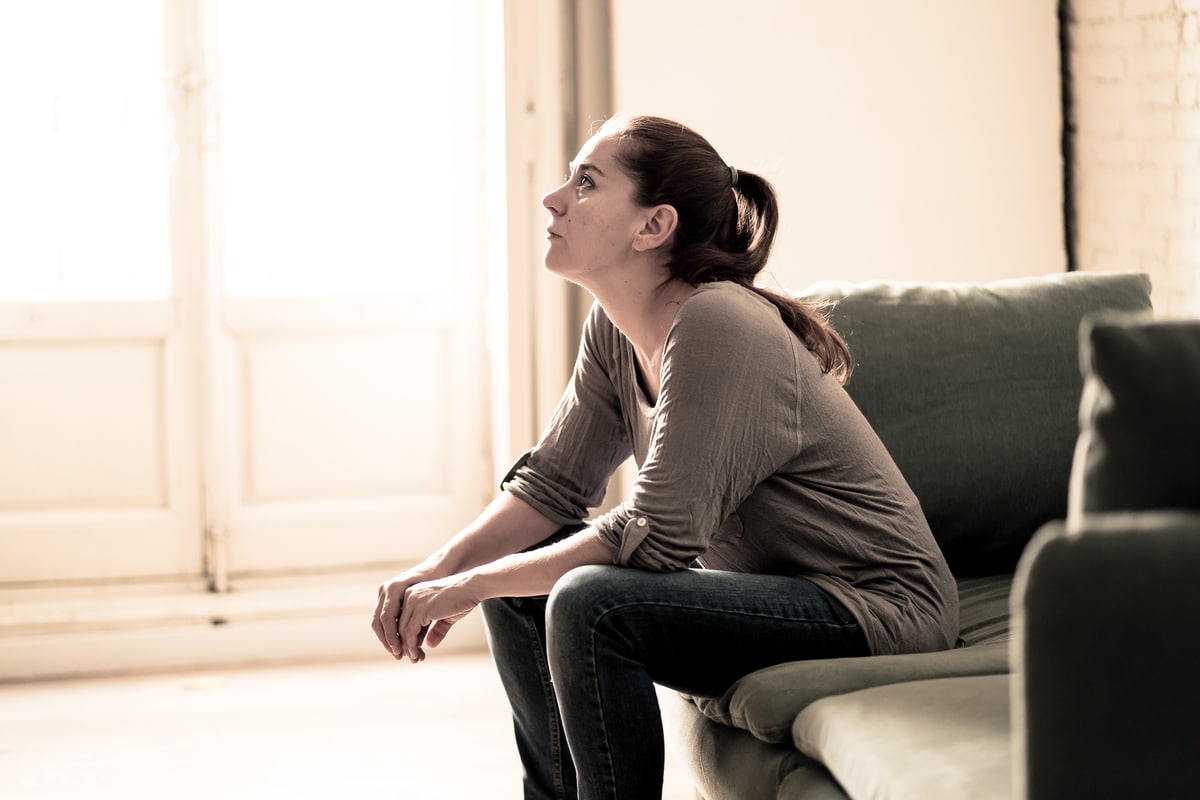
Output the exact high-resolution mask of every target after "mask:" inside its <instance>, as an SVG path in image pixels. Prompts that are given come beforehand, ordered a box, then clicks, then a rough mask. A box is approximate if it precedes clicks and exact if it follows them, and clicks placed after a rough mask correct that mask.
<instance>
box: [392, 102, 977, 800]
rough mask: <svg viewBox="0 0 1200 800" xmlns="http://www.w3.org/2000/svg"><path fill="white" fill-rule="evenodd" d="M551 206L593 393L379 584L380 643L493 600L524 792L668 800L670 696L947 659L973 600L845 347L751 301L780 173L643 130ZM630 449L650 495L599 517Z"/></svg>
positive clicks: (596, 145) (638, 121)
mask: <svg viewBox="0 0 1200 800" xmlns="http://www.w3.org/2000/svg"><path fill="white" fill-rule="evenodd" d="M542 202H543V205H544V206H545V207H546V209H547V210H548V211H549V213H550V224H549V226H548V228H547V232H548V236H547V239H548V244H547V249H546V255H545V264H546V268H547V269H549V270H550V271H551V272H553V273H555V274H557V275H560V276H562V277H563V278H566V279H567V280H570V281H573V282H575V283H577V284H579V285H580V286H583V287H584V288H585V289H587V290H588V291H589V292H591V294H592V295H593V296H594V297H595V300H596V303H595V305H594V306H593V308H592V312H591V314H590V316H589V318H588V320H587V323H586V325H585V328H584V331H583V339H582V343H581V350H580V354H579V358H578V361H577V363H576V366H575V371H574V374H573V376H572V379H571V382H570V385H569V386H568V387H567V390H566V393H565V396H564V397H563V400H562V402H561V404H560V405H559V407H558V409H557V410H556V412H555V414H554V418H553V419H552V421H551V422H550V426H549V428H548V429H547V431H546V433H545V434H544V436H543V437H542V439H541V441H540V442H539V443H538V445H537V446H536V447H534V448H533V450H531V451H530V452H528V453H527V454H526V455H525V456H523V457H522V459H521V460H520V461H519V462H518V463H517V465H516V466H514V468H513V469H512V470H511V471H510V473H509V475H508V477H507V478H506V479H505V481H504V484H503V488H504V491H503V492H502V493H501V494H500V496H499V497H498V498H497V499H496V500H495V501H494V502H493V503H492V504H491V505H490V506H489V507H488V509H487V510H486V511H484V513H483V514H482V515H481V516H480V517H479V518H478V519H477V520H476V521H475V522H474V523H472V524H471V525H470V526H469V527H467V528H466V529H465V530H463V531H462V532H461V533H459V534H458V535H457V536H455V537H454V538H453V539H451V540H450V542H449V543H447V544H446V545H445V546H444V547H443V548H442V549H440V550H439V551H438V552H436V553H434V554H433V555H432V556H430V558H428V559H427V560H426V561H424V562H423V563H422V564H420V565H419V566H417V567H415V568H414V569H411V570H409V571H407V572H404V573H401V574H400V575H397V576H396V577H394V578H392V579H391V580H389V581H387V582H385V583H384V584H383V585H382V586H381V587H380V590H379V602H378V606H377V608H376V613H375V618H374V621H373V627H374V629H375V632H376V634H377V635H378V636H379V638H380V640H381V641H382V642H383V643H384V645H385V646H386V647H387V648H388V650H389V651H390V652H391V653H392V655H393V656H394V657H396V658H397V659H401V658H408V659H409V660H411V661H414V662H415V661H420V660H423V659H424V658H425V651H424V648H423V644H427V645H428V646H430V647H433V646H436V645H437V644H438V643H439V642H440V641H441V640H442V639H443V638H444V637H445V635H446V632H447V631H448V630H449V628H450V626H451V625H453V624H454V623H455V622H457V621H458V620H459V619H461V618H462V617H463V616H464V615H465V614H467V613H468V612H469V611H470V610H471V609H473V608H474V607H475V606H476V605H479V604H481V603H482V605H483V610H484V617H485V620H486V622H487V627H488V635H489V641H490V643H491V646H492V652H493V655H494V658H495V660H496V663H497V666H498V668H499V670H500V675H501V678H502V681H503V683H504V686H505V690H506V691H507V693H508V696H509V700H510V703H511V704H512V707H513V719H514V727H515V730H516V736H517V745H518V750H519V752H520V755H521V759H522V761H523V763H524V767H525V796H526V797H527V798H551V797H554V798H564V797H582V798H616V797H620V798H624V799H628V798H643V797H645V798H650V797H655V798H657V797H659V795H660V793H661V788H662V769H663V751H662V736H661V725H662V723H661V720H660V718H659V713H658V705H657V699H656V696H655V691H654V684H655V683H659V684H663V685H666V686H669V687H673V688H677V689H680V690H682V691H686V692H689V693H692V694H696V695H715V694H718V693H720V692H722V691H724V690H725V689H726V688H727V687H728V686H729V685H730V684H731V683H732V682H733V681H735V680H737V679H738V678H739V677H741V676H743V675H745V674H747V673H749V672H751V671H753V670H756V669H760V668H762V667H766V666H769V665H772V664H777V663H781V662H786V661H793V660H798V659H807V658H830V657H839V656H858V655H868V654H881V653H903V652H921V651H931V650H939V649H944V648H947V647H950V646H951V645H952V643H953V642H954V639H955V635H956V630H957V624H958V599H957V595H956V592H955V586H954V582H953V579H952V577H951V575H950V572H949V570H948V569H947V567H946V563H945V560H944V559H943V558H942V555H941V553H940V551H939V549H938V547H937V545H936V544H935V542H934V540H933V536H932V534H931V533H930V531H929V527H928V525H927V524H926V522H925V519H924V517H923V515H922V513H921V510H920V507H919V505H918V502H917V499H916V498H915V497H914V495H913V494H912V492H911V490H910V489H909V487H908V485H907V484H906V483H905V481H904V479H903V477H902V476H901V474H900V472H899V471H898V470H897V468H896V466H895V464H894V463H893V461H892V459H891V458H890V457H889V455H888V453H887V451H886V450H885V449H884V447H883V445H882V444H881V442H880V441H879V439H878V437H877V436H876V435H875V434H874V432H873V431H872V430H871V428H870V427H869V425H868V424H867V422H866V420H865V419H864V418H863V417H862V415H861V414H860V413H859V411H858V409H857V408H856V407H855V406H854V404H853V402H852V401H851V400H850V399H849V397H848V395H846V393H845V391H844V390H843V388H842V386H841V384H842V382H843V380H844V379H845V377H846V375H847V373H848V371H849V367H850V357H849V352H848V351H847V348H846V345H845V343H844V342H843V341H842V339H841V338H840V337H839V336H838V334H837V333H836V332H835V331H834V330H833V329H832V328H831V327H830V326H829V325H828V324H827V323H826V321H825V320H824V318H823V317H822V316H821V315H820V314H818V313H816V311H815V310H814V309H812V308H810V307H808V306H806V305H804V304H802V303H798V302H796V301H794V300H791V299H788V298H785V297H783V296H781V295H778V294H775V293H772V292H768V291H765V290H762V289H758V288H756V287H754V286H753V281H754V278H755V276H756V275H758V273H759V272H760V271H761V270H762V269H763V267H764V266H765V264H766V261H767V255H768V253H769V251H770V248H771V243H772V240H773V238H774V235H775V226H776V221H777V217H778V213H777V204H776V198H775V194H774V191H773V189H772V188H771V186H770V184H769V183H767V182H766V181H765V180H764V179H762V178H761V177H759V176H757V175H754V174H751V173H749V172H744V171H743V172H740V171H738V170H736V169H734V168H732V167H729V166H727V165H726V164H725V162H724V161H723V160H722V159H721V158H720V157H719V156H718V154H717V153H716V151H715V150H714V149H713V148H712V146H711V145H710V144H709V143H708V142H707V141H705V140H704V139H703V138H702V137H700V136H699V135H697V134H696V133H695V132H693V131H691V130H689V129H687V128H686V127H684V126H682V125H679V124H677V123H674V122H670V121H667V120H663V119H659V118H654V117H621V118H614V119H612V120H609V121H608V122H607V123H605V124H604V125H603V126H602V127H601V128H600V130H599V131H598V132H597V133H596V135H595V136H593V137H592V138H591V139H590V140H589V141H588V142H587V143H586V144H585V145H584V146H583V148H582V149H581V150H580V152H579V155H578V157H577V159H576V161H575V162H574V163H573V164H572V165H571V170H570V175H569V177H568V179H567V182H566V183H564V184H563V185H562V186H560V187H558V188H557V189H555V190H554V191H552V192H551V193H550V194H548V195H546V197H545V198H544V199H543V201H542ZM630 454H632V455H633V456H634V458H635V460H636V462H637V464H638V467H639V469H638V474H637V479H636V481H635V483H634V486H633V488H632V491H631V492H630V494H629V497H628V498H627V499H626V501H625V502H624V503H622V504H621V505H619V506H617V507H616V508H614V509H613V510H612V511H610V512H609V513H607V514H604V515H603V516H600V517H599V518H597V519H595V520H593V521H591V522H590V523H587V524H585V523H584V522H583V520H584V518H585V516H586V514H587V512H588V509H589V508H590V507H594V506H596V505H598V504H599V502H600V501H601V499H602V498H603V493H604V490H605V487H606V484H607V481H608V478H609V477H610V476H611V474H612V473H613V471H614V470H615V469H616V468H617V466H618V465H619V464H621V463H622V462H623V461H624V460H625V459H626V458H627V457H628V456H629V455H630ZM690 567H692V568H690ZM426 632H427V634H428V635H427V636H426Z"/></svg>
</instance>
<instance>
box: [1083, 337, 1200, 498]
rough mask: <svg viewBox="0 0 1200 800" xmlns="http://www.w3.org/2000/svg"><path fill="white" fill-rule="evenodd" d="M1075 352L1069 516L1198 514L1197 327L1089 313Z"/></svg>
mask: <svg viewBox="0 0 1200 800" xmlns="http://www.w3.org/2000/svg"><path fill="white" fill-rule="evenodd" d="M1079 348H1080V365H1081V368H1082V372H1083V377H1084V390H1083V399H1082V401H1081V402H1080V407H1079V425H1080V432H1079V443H1078V446H1077V450H1076V455H1075V458H1076V460H1075V467H1074V470H1073V471H1072V475H1071V492H1070V516H1071V517H1075V516H1077V515H1078V514H1081V513H1085V512H1093V511H1143V510H1147V509H1170V508H1176V509H1197V508H1200V320H1190V321H1185V320H1176V321H1157V322H1156V321H1154V320H1153V319H1150V318H1149V317H1148V316H1147V315H1128V314H1104V315H1097V316H1096V317H1094V318H1091V319H1088V320H1085V321H1084V323H1083V328H1082V330H1081V331H1080V343H1079Z"/></svg>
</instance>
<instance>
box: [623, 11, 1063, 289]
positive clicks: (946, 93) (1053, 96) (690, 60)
mask: <svg viewBox="0 0 1200 800" xmlns="http://www.w3.org/2000/svg"><path fill="white" fill-rule="evenodd" d="M612 11H613V20H612V24H613V47H614V51H613V66H614V100H615V107H616V108H617V109H618V110H620V111H626V112H634V113H649V114H658V115H661V116H667V117H671V118H674V119H677V120H679V121H681V122H684V123H686V124H689V125H691V126H692V127H694V128H696V129H697V130H698V131H699V132H700V133H702V134H703V135H705V136H706V137H708V139H709V140H710V141H711V142H712V143H713V144H714V145H715V146H716V147H717V149H718V150H719V151H720V152H721V153H722V155H724V156H725V158H726V160H727V161H729V162H730V163H732V164H733V165H734V166H736V167H738V168H739V169H748V170H753V171H758V172H760V173H761V174H763V175H764V176H765V177H767V178H768V179H770V180H771V181H772V182H774V183H775V186H776V188H777V189H778V191H779V194H780V201H781V206H782V214H783V217H782V225H781V229H780V233H779V238H778V240H777V241H778V246H777V251H776V255H775V258H774V261H773V272H774V280H775V281H776V282H778V283H779V284H782V285H783V286H785V287H786V288H789V289H800V288H803V287H804V286H806V285H807V284H809V283H812V282H813V281H816V280H822V279H828V278H835V279H845V280H868V279H875V278H890V279H902V280H987V279H993V278H1000V277H1010V276H1019V275H1033V274H1042V273H1048V272H1057V271H1061V270H1063V269H1065V268H1066V256H1065V252H1064V245H1063V236H1064V235H1063V222H1062V157H1061V152H1060V134H1061V103H1060V95H1059V88H1058V87H1059V59H1058V39H1057V37H1058V19H1057V12H1056V4H1055V1H1054V0H991V2H983V0H970V1H969V2H966V1H964V0H905V2H902V3H897V2H894V0H846V2H829V0H738V1H737V2H736V3H735V2H730V0H612ZM767 282H771V280H770V279H767Z"/></svg>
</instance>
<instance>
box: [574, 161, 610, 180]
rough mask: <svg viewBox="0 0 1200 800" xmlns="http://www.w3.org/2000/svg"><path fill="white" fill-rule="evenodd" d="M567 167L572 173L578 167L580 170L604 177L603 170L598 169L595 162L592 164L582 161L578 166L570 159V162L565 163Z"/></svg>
mask: <svg viewBox="0 0 1200 800" xmlns="http://www.w3.org/2000/svg"><path fill="white" fill-rule="evenodd" d="M567 167H568V168H569V169H570V170H571V173H572V174H574V172H575V170H576V169H578V170H579V171H580V172H594V173H596V174H597V175H599V176H600V177H602V178H603V177H605V175H604V170H602V169H600V168H599V167H597V166H596V165H595V164H592V163H590V162H587V161H584V162H583V163H582V164H580V165H578V166H576V165H575V162H574V161H572V162H571V163H570V164H568V165H567Z"/></svg>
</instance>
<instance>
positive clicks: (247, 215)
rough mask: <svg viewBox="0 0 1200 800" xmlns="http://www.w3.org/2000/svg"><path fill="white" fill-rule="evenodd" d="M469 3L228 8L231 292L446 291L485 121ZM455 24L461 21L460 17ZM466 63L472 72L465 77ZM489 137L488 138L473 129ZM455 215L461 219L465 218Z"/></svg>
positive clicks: (227, 268) (223, 18) (224, 68)
mask: <svg viewBox="0 0 1200 800" xmlns="http://www.w3.org/2000/svg"><path fill="white" fill-rule="evenodd" d="M466 8H467V4H466V3H464V2H461V1H456V2H397V1H396V0H341V2H336V3H334V2H313V1H309V2H289V3H282V2H271V1H270V0H238V2H227V3H223V4H222V5H221V8H220V20H219V36H218V41H219V44H218V48H219V57H218V63H219V86H218V95H219V101H218V102H219V104H220V125H221V131H220V140H221V176H222V177H221V210H222V223H223V224H222V243H223V251H222V252H223V258H224V261H223V264H224V285H225V291H226V293H227V294H228V295H230V296H232V297H279V296H302V295H310V296H311V295H337V294H341V295H346V294H401V293H406V292H409V291H413V290H420V289H422V288H425V289H428V288H445V287H446V286H449V285H450V282H451V281H452V280H453V277H454V270H455V265H454V258H453V255H452V252H451V251H452V250H453V240H452V237H454V236H455V235H459V236H461V235H463V234H462V231H461V229H462V228H463V227H469V226H471V225H479V224H481V222H482V221H474V220H470V219H469V216H470V215H467V214H463V213H461V209H462V207H463V203H461V202H460V203H457V204H456V202H455V196H456V195H458V196H459V197H460V198H461V196H462V194H463V193H464V192H465V191H469V190H468V189H465V188H464V185H463V183H462V181H461V180H460V178H458V177H456V174H455V172H456V170H455V165H456V164H457V163H458V162H459V161H461V159H460V158H456V150H457V149H458V148H459V147H460V145H459V142H460V141H461V140H462V137H463V135H464V132H465V131H466V130H467V129H468V128H469V127H473V128H474V129H476V130H478V129H479V128H480V126H481V124H482V117H483V111H482V108H481V107H480V103H479V101H478V96H479V94H478V90H476V89H474V88H473V87H475V86H476V85H477V84H479V83H481V80H482V76H480V75H473V74H470V73H471V72H472V71H473V67H471V66H469V65H471V64H475V63H477V62H478V60H479V59H478V57H477V55H475V56H472V57H470V58H468V57H464V56H465V55H467V53H466V52H465V51H466V49H467V48H477V45H476V44H475V43H474V42H473V41H472V40H471V36H470V35H468V34H467V33H465V32H464V30H474V29H475V27H476V26H463V25H461V24H460V23H461V15H462V14H463V13H466V12H465V9H466ZM456 15H457V16H458V18H457V19H456ZM464 65H467V66H464ZM475 135H476V139H478V138H479V137H478V133H476V134H475ZM456 208H457V209H459V210H460V213H459V214H457V215H456V213H455V211H456Z"/></svg>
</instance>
